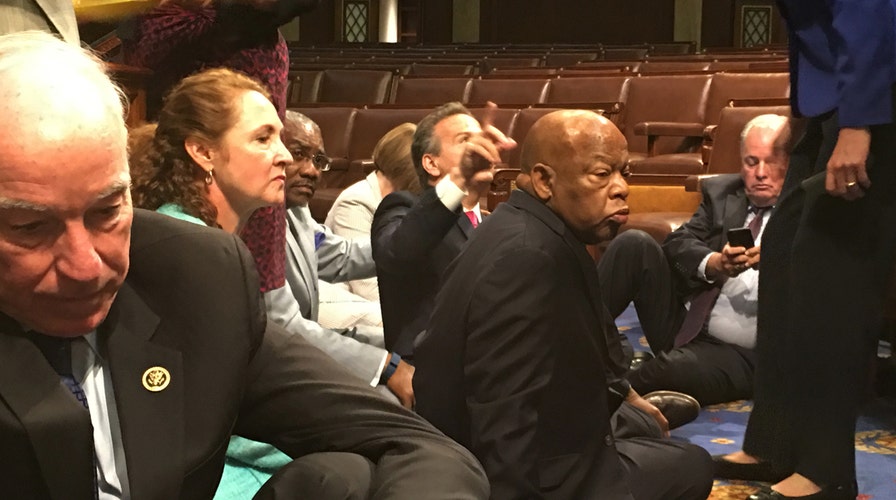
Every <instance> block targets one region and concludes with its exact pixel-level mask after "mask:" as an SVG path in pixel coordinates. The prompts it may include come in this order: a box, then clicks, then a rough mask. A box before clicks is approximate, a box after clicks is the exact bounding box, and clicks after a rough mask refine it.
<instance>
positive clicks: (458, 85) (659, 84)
mask: <svg viewBox="0 0 896 500" xmlns="http://www.w3.org/2000/svg"><path fill="white" fill-rule="evenodd" d="M363 76H364V75H363V74H360V75H355V76H354V78H352V75H351V74H349V73H326V74H325V76H324V78H323V79H322V80H323V81H322V87H323V86H327V85H329V83H328V82H336V83H339V84H342V86H341V87H339V88H341V89H342V90H344V91H345V92H343V93H342V94H339V95H338V96H336V95H335V91H334V87H332V86H328V87H327V88H328V89H329V90H328V92H329V94H327V93H326V92H324V89H323V88H321V91H322V92H324V94H323V95H324V96H326V97H327V100H332V101H338V102H334V103H327V104H322V103H313V104H302V103H296V102H291V106H293V107H296V106H299V107H306V108H311V107H317V106H321V105H323V106H326V107H332V106H338V105H347V106H349V107H359V106H361V107H363V106H364V104H360V103H367V104H366V106H367V107H376V106H382V105H383V104H382V103H385V102H386V98H385V94H386V93H387V92H391V97H390V99H389V105H391V106H393V107H399V108H401V107H405V108H407V107H411V108H432V107H434V106H436V105H438V104H441V103H444V102H449V101H459V102H462V103H465V104H467V105H470V106H473V107H476V106H482V105H484V104H485V103H486V102H488V101H492V102H495V103H497V104H498V105H499V106H510V107H514V108H526V107H530V106H531V107H542V108H544V107H547V108H550V107H582V108H591V109H604V110H606V111H608V112H612V113H613V115H612V119H613V120H614V121H615V122H616V124H617V125H618V126H619V128H620V129H621V130H622V131H623V133H624V134H625V136H626V139H627V140H628V142H629V150H630V151H631V153H632V170H633V172H634V174H635V175H634V176H633V182H635V183H639V182H642V183H657V182H659V183H673V184H674V183H678V184H680V183H681V182H683V179H684V178H685V177H686V176H688V175H697V174H702V173H705V162H704V161H703V159H702V155H701V153H700V145H701V142H702V139H703V136H704V129H705V128H706V127H707V126H711V125H715V124H716V123H718V119H719V115H720V112H721V110H722V108H723V107H725V106H726V105H727V103H728V102H729V101H730V100H731V99H769V98H778V99H783V98H786V97H787V96H788V93H789V79H788V75H787V74H786V73H715V74H703V73H700V74H682V75H677V74H676V75H646V76H630V75H605V76H593V77H580V78H544V79H537V78H527V79H480V78H398V79H396V80H395V81H394V83H393V82H391V81H387V80H386V79H385V78H383V79H380V80H377V81H376V85H371V86H367V85H365V84H364V82H363ZM339 79H341V80H339ZM390 86H391V87H393V88H391V89H390V88H389V87H390ZM374 94H375V95H374ZM362 154H364V155H368V154H369V151H363V152H362ZM350 158H355V157H351V156H350ZM509 163H510V165H511V166H514V167H515V166H516V165H515V164H514V163H513V161H510V162H509Z"/></svg>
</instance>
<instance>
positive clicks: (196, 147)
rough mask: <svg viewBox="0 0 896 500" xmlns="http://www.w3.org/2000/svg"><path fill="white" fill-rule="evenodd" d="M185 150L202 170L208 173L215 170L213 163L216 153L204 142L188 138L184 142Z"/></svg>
mask: <svg viewBox="0 0 896 500" xmlns="http://www.w3.org/2000/svg"><path fill="white" fill-rule="evenodd" d="M184 149H185V150H186V151H187V154H188V155H190V158H192V159H193V161H194V162H196V164H197V165H199V167H200V168H202V170H205V171H206V172H211V171H212V170H214V168H215V165H214V163H213V162H214V158H215V152H214V151H212V149H211V148H210V147H208V146H207V145H206V144H205V143H204V142H202V141H200V140H199V139H197V138H195V137H187V139H186V140H185V141H184Z"/></svg>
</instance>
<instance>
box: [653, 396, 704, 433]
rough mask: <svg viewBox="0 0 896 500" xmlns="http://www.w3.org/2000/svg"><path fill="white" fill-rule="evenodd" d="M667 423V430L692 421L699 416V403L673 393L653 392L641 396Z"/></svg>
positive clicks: (689, 397)
mask: <svg viewBox="0 0 896 500" xmlns="http://www.w3.org/2000/svg"><path fill="white" fill-rule="evenodd" d="M642 397H643V398H644V399H646V400H647V402H648V403H650V404H652V405H653V406H656V407H657V409H658V410H659V411H660V412H661V413H662V414H663V416H664V417H666V420H668V421H669V430H672V429H675V428H678V427H681V426H682V425H684V424H687V423H689V422H692V421H694V419H696V418H697V415H699V414H700V403H698V402H697V400H696V399H694V398H692V397H691V396H688V395H687V394H684V393H681V392H675V391H653V392H651V393H648V394H645V395H644V396H642Z"/></svg>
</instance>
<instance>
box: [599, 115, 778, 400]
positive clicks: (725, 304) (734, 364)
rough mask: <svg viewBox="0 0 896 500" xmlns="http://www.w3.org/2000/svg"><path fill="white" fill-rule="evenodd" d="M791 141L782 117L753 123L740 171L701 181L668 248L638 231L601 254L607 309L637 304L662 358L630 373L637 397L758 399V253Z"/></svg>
mask: <svg viewBox="0 0 896 500" xmlns="http://www.w3.org/2000/svg"><path fill="white" fill-rule="evenodd" d="M789 138H790V127H789V120H788V119H787V118H786V117H784V116H780V115H771V114H766V115H760V116H758V117H756V118H754V119H753V120H751V121H750V122H749V123H747V125H746V127H744V130H743V133H742V135H741V171H740V173H739V174H726V175H719V176H715V177H712V178H707V179H704V180H703V181H702V182H701V191H702V195H703V200H702V202H701V203H700V206H699V207H698V208H697V212H696V213H695V214H694V215H693V217H691V219H690V220H689V221H688V222H686V223H685V224H684V225H682V226H681V227H680V228H678V229H677V230H676V231H674V232H673V233H672V234H670V235H669V236H668V237H667V238H666V240H665V242H663V244H662V246H660V245H658V244H657V243H656V242H655V241H654V240H653V238H652V237H651V236H649V235H647V234H646V233H644V232H642V231H637V230H632V231H626V232H624V233H622V234H620V235H619V237H617V238H616V239H615V240H614V241H613V242H612V243H611V244H610V245H609V247H608V248H607V251H606V252H605V253H604V254H603V255H602V256H601V260H600V263H599V264H598V269H599V273H600V279H601V287H602V290H603V297H604V301H605V302H606V304H607V308H608V309H609V310H610V313H611V314H612V315H613V316H614V317H616V316H618V315H619V314H621V313H622V311H623V310H625V308H626V307H627V306H628V304H629V303H630V302H632V301H634V305H635V310H636V311H637V312H638V318H639V320H640V322H641V326H642V328H643V329H644V335H645V337H647V341H648V343H649V344H650V348H651V349H652V350H653V352H654V353H655V354H656V355H657V357H656V358H655V359H651V360H649V361H646V362H645V363H643V364H642V365H641V366H640V368H638V369H636V370H634V371H632V372H631V373H629V375H628V379H629V381H630V382H631V384H632V387H634V388H635V389H636V390H637V391H638V392H641V393H642V394H643V393H649V392H651V391H657V390H664V389H667V390H675V391H681V392H684V393H687V394H690V395H692V396H694V397H695V398H696V399H697V400H698V401H699V402H700V403H701V404H703V405H708V404H715V403H721V402H726V401H732V400H736V399H744V398H750V397H751V396H752V394H753V370H754V367H755V363H756V361H755V354H754V352H753V347H754V345H755V343H756V313H757V305H758V288H759V287H758V283H759V257H760V251H759V249H760V243H761V239H762V229H763V228H764V227H765V223H766V222H767V221H768V219H769V217H770V216H771V214H772V212H773V211H774V208H775V203H776V202H777V199H778V195H779V194H780V193H781V187H782V185H783V184H784V174H785V173H786V171H787V159H788V153H787V145H788V142H789ZM737 233H740V234H741V236H742V237H744V238H746V241H743V242H742V241H740V240H737V239H736V237H735V236H734V235H735V234H737Z"/></svg>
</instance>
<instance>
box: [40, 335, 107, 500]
mask: <svg viewBox="0 0 896 500" xmlns="http://www.w3.org/2000/svg"><path fill="white" fill-rule="evenodd" d="M28 337H29V338H30V339H31V341H32V342H33V343H34V345H36V346H37V348H38V349H40V352H42V353H43V355H44V357H45V358H46V359H47V362H48V363H50V366H52V367H53V369H54V370H56V373H58V374H59V378H60V379H62V382H63V383H64V384H65V386H66V387H68V390H69V391H71V393H72V395H73V396H75V399H77V400H78V401H80V402H81V404H82V405H84V409H85V410H87V411H88V412H89V411H90V408H89V407H88V406H87V394H85V393H84V388H82V387H81V384H79V383H78V381H77V380H76V379H75V376H74V374H73V373H72V342H73V341H74V340H75V339H73V338H63V337H51V336H49V335H43V334H40V333H37V332H31V333H29V334H28ZM91 455H93V457H92V458H93V485H94V489H93V491H94V498H97V497H98V495H99V491H98V490H97V487H96V485H97V480H96V453H95V452H94V453H91Z"/></svg>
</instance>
